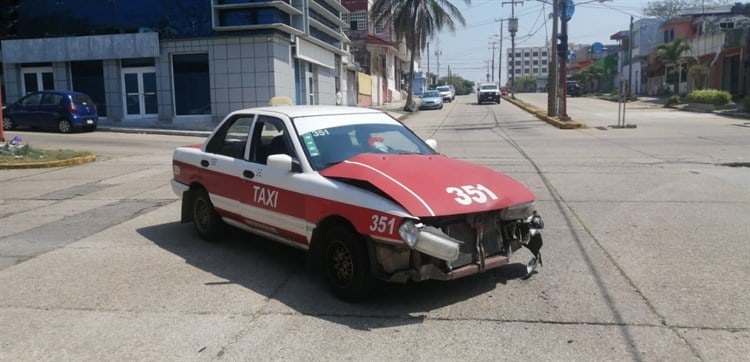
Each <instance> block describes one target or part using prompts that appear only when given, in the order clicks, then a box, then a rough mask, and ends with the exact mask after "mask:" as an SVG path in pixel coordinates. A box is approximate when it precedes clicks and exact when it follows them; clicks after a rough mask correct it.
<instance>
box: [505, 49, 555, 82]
mask: <svg viewBox="0 0 750 362" xmlns="http://www.w3.org/2000/svg"><path fill="white" fill-rule="evenodd" d="M507 55H508V56H507V57H506V59H508V79H510V78H511V74H513V75H514V76H515V78H520V77H526V76H531V77H535V78H536V79H538V80H543V81H544V82H546V80H547V76H548V74H549V66H550V57H551V53H550V51H549V48H547V47H546V46H541V47H524V48H516V49H515V56H514V54H513V51H512V49H510V48H509V49H508V54H507ZM514 72H515V73H514Z"/></svg>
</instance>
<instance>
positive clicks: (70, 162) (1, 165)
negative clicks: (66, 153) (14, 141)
mask: <svg viewBox="0 0 750 362" xmlns="http://www.w3.org/2000/svg"><path fill="white" fill-rule="evenodd" d="M94 161H96V155H95V154H93V153H92V154H88V155H85V156H77V157H71V158H66V159H64V160H54V161H39V162H18V163H14V162H0V170H10V169H30V168H50V167H65V166H75V165H81V164H84V163H89V162H94Z"/></svg>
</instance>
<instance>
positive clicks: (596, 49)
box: [591, 42, 604, 59]
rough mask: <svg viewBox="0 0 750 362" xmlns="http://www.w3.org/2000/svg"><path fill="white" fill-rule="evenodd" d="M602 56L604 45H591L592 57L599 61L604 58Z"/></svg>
mask: <svg viewBox="0 0 750 362" xmlns="http://www.w3.org/2000/svg"><path fill="white" fill-rule="evenodd" d="M602 54H604V44H602V43H600V42H594V43H593V44H591V57H592V58H594V59H599V58H601V57H602Z"/></svg>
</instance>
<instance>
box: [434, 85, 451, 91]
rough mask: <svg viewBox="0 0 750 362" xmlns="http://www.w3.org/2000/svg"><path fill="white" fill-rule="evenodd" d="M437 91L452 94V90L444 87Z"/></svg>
mask: <svg viewBox="0 0 750 362" xmlns="http://www.w3.org/2000/svg"><path fill="white" fill-rule="evenodd" d="M437 90H439V91H441V92H450V91H451V89H450V88H448V87H447V86H444V87H437Z"/></svg>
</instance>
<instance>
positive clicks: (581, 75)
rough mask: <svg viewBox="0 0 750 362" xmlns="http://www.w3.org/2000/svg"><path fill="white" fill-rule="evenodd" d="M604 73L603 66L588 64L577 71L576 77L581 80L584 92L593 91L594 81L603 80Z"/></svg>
mask: <svg viewBox="0 0 750 362" xmlns="http://www.w3.org/2000/svg"><path fill="white" fill-rule="evenodd" d="M605 75H606V74H605V71H604V68H600V67H595V66H588V67H586V68H583V69H582V70H581V71H580V72H578V74H577V77H576V78H577V79H578V80H579V81H580V82H581V87H582V88H583V91H584V92H593V91H594V86H593V85H594V82H596V81H601V80H603V79H604V77H605Z"/></svg>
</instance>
